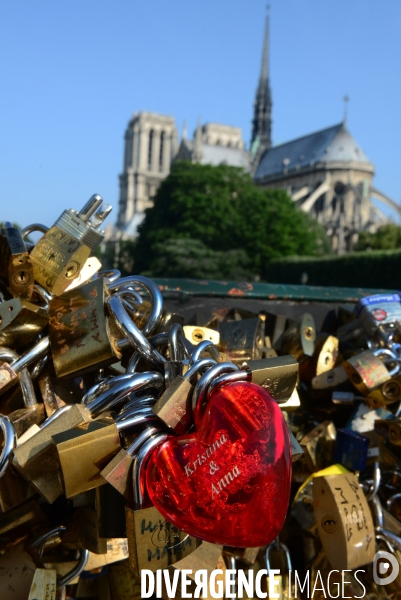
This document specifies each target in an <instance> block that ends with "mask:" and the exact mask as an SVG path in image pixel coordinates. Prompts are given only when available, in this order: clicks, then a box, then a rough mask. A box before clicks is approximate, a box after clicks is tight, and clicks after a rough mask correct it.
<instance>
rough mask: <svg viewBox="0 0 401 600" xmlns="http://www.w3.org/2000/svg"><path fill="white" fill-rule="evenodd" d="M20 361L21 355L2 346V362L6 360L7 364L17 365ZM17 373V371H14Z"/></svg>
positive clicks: (0, 354)
mask: <svg viewBox="0 0 401 600" xmlns="http://www.w3.org/2000/svg"><path fill="white" fill-rule="evenodd" d="M18 359H19V355H18V354H17V353H16V352H14V350H11V348H6V346H0V360H4V362H6V363H9V364H11V363H15V361H17V360H18ZM14 371H15V369H14Z"/></svg>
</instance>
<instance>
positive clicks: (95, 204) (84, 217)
mask: <svg viewBox="0 0 401 600" xmlns="http://www.w3.org/2000/svg"><path fill="white" fill-rule="evenodd" d="M102 204H103V198H102V197H101V196H100V195H99V194H93V195H92V196H91V197H90V198H89V200H88V202H86V203H85V204H84V206H83V207H82V208H81V210H80V211H79V213H78V214H77V217H78V218H79V219H81V221H83V222H84V223H87V222H88V221H89V219H90V218H91V216H92V215H93V214H94V213H95V212H96V211H97V209H98V208H99V206H101V205H102Z"/></svg>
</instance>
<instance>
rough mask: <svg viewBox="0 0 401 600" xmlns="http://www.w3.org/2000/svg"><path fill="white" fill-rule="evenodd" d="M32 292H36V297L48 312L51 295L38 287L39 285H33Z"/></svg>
mask: <svg viewBox="0 0 401 600" xmlns="http://www.w3.org/2000/svg"><path fill="white" fill-rule="evenodd" d="M33 291H34V292H36V293H37V295H38V296H39V297H40V298H41V299H42V300H43V302H44V305H45V306H44V308H45V309H47V310H48V309H49V307H50V302H51V300H53V294H51V293H50V292H48V291H47V290H45V288H44V287H42V286H41V285H39V283H35V284H34V286H33Z"/></svg>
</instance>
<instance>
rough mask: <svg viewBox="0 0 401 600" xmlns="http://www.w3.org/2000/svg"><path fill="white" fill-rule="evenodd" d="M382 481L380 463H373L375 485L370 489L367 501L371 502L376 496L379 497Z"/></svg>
mask: <svg viewBox="0 0 401 600" xmlns="http://www.w3.org/2000/svg"><path fill="white" fill-rule="evenodd" d="M380 481H381V469H380V463H379V462H378V461H375V462H374V463H373V484H372V487H371V488H370V490H369V492H368V493H367V495H366V499H367V501H368V502H370V501H371V500H372V499H373V498H374V497H375V496H377V492H378V491H379V487H380Z"/></svg>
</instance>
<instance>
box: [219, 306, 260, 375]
mask: <svg viewBox="0 0 401 600" xmlns="http://www.w3.org/2000/svg"><path fill="white" fill-rule="evenodd" d="M219 332H220V343H219V345H218V348H219V350H221V351H222V352H226V353H227V354H228V356H229V359H230V360H231V361H232V362H233V363H234V364H238V365H241V364H242V363H243V362H244V361H248V360H257V359H260V358H262V352H263V348H264V346H265V322H264V320H263V319H261V318H260V317H256V318H252V319H242V320H239V321H223V322H222V323H221V324H220V328H219Z"/></svg>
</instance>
